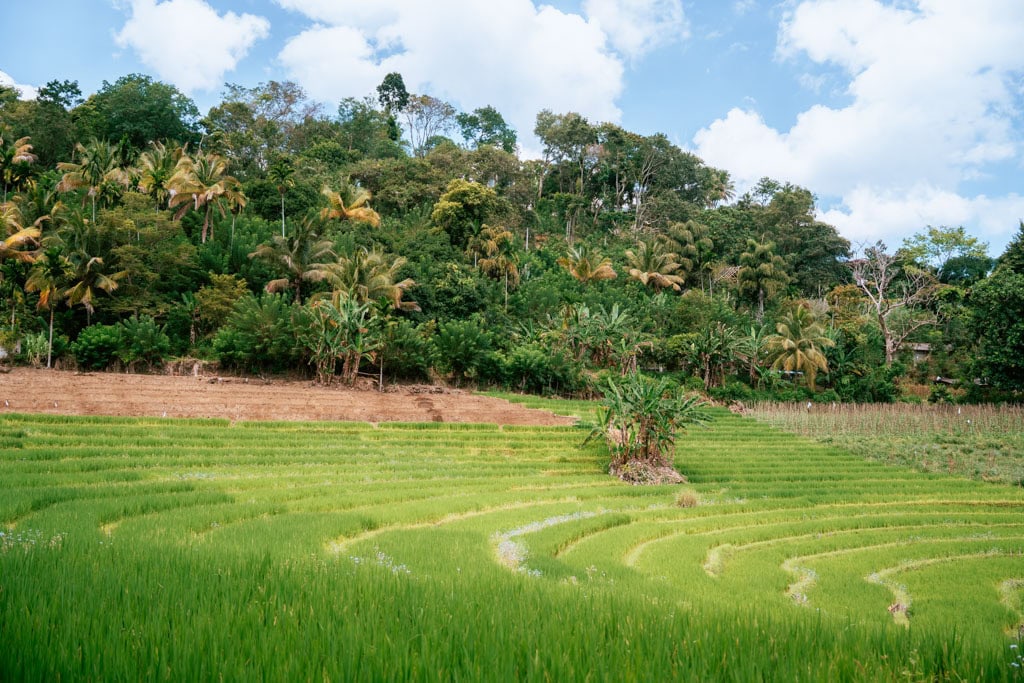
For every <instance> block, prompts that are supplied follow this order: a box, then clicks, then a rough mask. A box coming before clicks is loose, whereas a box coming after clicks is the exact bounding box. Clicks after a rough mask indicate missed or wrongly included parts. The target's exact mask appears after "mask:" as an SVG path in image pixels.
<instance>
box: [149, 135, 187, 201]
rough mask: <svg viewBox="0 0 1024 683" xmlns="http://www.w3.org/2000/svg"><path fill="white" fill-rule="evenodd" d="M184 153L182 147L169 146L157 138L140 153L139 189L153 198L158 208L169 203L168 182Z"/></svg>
mask: <svg viewBox="0 0 1024 683" xmlns="http://www.w3.org/2000/svg"><path fill="white" fill-rule="evenodd" d="M183 154H184V150H183V149H182V148H181V147H174V146H172V147H171V148H168V147H167V145H166V144H165V143H163V142H160V141H159V140H157V141H154V142H152V143H151V144H150V145H149V148H148V149H147V150H146V151H145V152H143V153H142V154H140V155H139V160H138V162H139V189H140V190H142V191H143V192H145V193H146V194H148V195H149V196H150V197H152V198H153V200H154V201H155V202H156V207H157V208H158V209H159V208H163V207H164V206H166V205H167V201H168V199H169V197H170V189H169V187H168V184H169V183H170V180H171V178H172V177H174V171H175V168H176V167H177V164H178V161H179V160H180V159H181V157H182V155H183Z"/></svg>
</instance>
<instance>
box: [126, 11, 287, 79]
mask: <svg viewBox="0 0 1024 683" xmlns="http://www.w3.org/2000/svg"><path fill="white" fill-rule="evenodd" d="M130 10H131V16H130V17H129V18H128V21H127V22H126V23H125V25H124V26H123V27H122V28H121V30H120V31H119V32H118V33H117V34H116V35H115V36H114V40H115V41H116V42H117V44H118V45H119V46H120V47H126V48H131V49H132V50H134V51H135V53H136V54H137V55H138V57H139V59H140V60H141V61H142V63H143V64H145V65H146V66H148V67H150V68H151V69H153V70H154V71H155V72H156V73H157V75H158V76H159V77H160V78H161V79H163V80H166V81H169V82H171V83H173V84H174V85H175V86H177V87H178V88H180V89H181V90H183V91H184V92H194V91H196V90H213V89H216V88H220V87H221V86H222V85H223V84H224V74H225V73H227V72H228V71H231V70H233V69H234V68H235V66H236V65H237V64H238V62H239V61H240V60H241V59H242V58H243V57H245V55H246V54H247V53H248V52H249V49H250V48H251V47H252V46H253V44H254V43H255V42H256V41H258V40H260V39H262V38H265V37H266V36H267V35H268V34H269V32H270V22H268V21H267V20H266V19H264V18H263V17H258V16H254V15H252V14H235V13H234V12H226V13H224V14H218V13H217V12H216V10H214V9H213V8H212V7H211V6H210V5H209V4H207V3H206V2H205V1H204V0H166V1H165V2H160V1H159V0H131V3H130Z"/></svg>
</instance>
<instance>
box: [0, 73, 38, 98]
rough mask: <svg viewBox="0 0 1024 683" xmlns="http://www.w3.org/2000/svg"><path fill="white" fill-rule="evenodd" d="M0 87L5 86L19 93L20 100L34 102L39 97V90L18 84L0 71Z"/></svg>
mask: <svg viewBox="0 0 1024 683" xmlns="http://www.w3.org/2000/svg"><path fill="white" fill-rule="evenodd" d="M0 85H5V86H7V87H8V88H14V89H15V90H17V91H18V92H19V93H21V96H20V99H23V100H34V99H35V98H36V97H38V96H39V89H38V88H36V87H35V86H32V85H25V84H24V83H18V82H17V81H15V80H14V78H13V77H12V76H11V75H9V74H7V73H5V72H3V71H0Z"/></svg>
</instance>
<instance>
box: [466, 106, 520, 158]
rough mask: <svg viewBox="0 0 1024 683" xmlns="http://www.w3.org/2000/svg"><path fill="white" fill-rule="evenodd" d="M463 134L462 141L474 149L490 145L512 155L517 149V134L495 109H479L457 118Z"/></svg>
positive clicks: (490, 107)
mask: <svg viewBox="0 0 1024 683" xmlns="http://www.w3.org/2000/svg"><path fill="white" fill-rule="evenodd" d="M455 121H456V122H457V123H458V124H459V129H460V130H461V132H462V139H463V140H465V141H466V142H467V143H469V145H470V146H471V147H472V148H473V149H477V148H479V147H483V146H486V145H490V146H492V147H498V148H500V149H503V150H505V151H506V152H508V153H510V154H511V153H512V152H514V151H515V148H516V132H515V130H513V129H512V128H511V127H510V126H509V125H508V124H507V123H505V118H504V117H503V116H502V115H501V113H500V112H499V111H498V110H497V109H495V108H494V107H492V106H490V105H488V106H486V107H478V108H477V109H474V110H473V112H472V113H469V114H466V113H462V114H459V115H458V116H456V117H455Z"/></svg>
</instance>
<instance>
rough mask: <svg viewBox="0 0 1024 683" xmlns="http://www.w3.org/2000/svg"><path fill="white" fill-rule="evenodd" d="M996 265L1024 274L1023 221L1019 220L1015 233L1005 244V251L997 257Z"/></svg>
mask: <svg viewBox="0 0 1024 683" xmlns="http://www.w3.org/2000/svg"><path fill="white" fill-rule="evenodd" d="M998 265H999V267H1001V268H1007V269H1009V270H1012V271H1013V272H1015V273H1020V274H1022V275H1024V221H1020V227H1019V228H1018V229H1017V234H1016V235H1014V237H1013V239H1012V240H1010V243H1009V244H1008V245H1006V251H1004V252H1003V253H1002V255H1001V256H1000V257H999V260H998Z"/></svg>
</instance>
